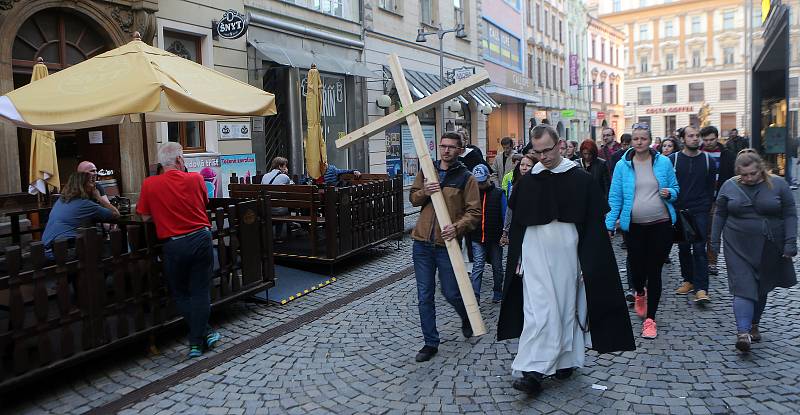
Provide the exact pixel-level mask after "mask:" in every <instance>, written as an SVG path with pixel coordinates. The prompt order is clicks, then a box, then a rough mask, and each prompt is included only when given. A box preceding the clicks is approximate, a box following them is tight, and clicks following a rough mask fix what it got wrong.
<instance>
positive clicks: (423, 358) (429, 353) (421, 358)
mask: <svg viewBox="0 0 800 415" xmlns="http://www.w3.org/2000/svg"><path fill="white" fill-rule="evenodd" d="M438 351H439V349H437V348H435V347H433V346H428V345H425V346H423V347H422V349H419V353H417V357H416V360H417V362H427V361H428V360H431V358H433V356H434V355H435V354H436V352H438Z"/></svg>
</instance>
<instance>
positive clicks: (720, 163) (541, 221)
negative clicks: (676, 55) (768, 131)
mask: <svg viewBox="0 0 800 415" xmlns="http://www.w3.org/2000/svg"><path fill="white" fill-rule="evenodd" d="M530 137H531V139H530V141H529V142H528V143H525V145H519V146H517V147H516V150H515V147H514V146H513V144H514V143H513V141H512V140H511V139H510V138H504V139H503V140H501V142H500V143H501V145H502V147H503V151H502V153H498V154H497V156H496V158H495V160H494V162H493V163H492V164H491V165H490V164H489V163H487V162H486V161H485V160H482V154H481V153H479V152H475V151H469V150H468V152H469V153H470V158H469V159H466V158H464V159H462V158H460V157H458V156H459V155H461V154H462V153H463V152H464V147H465V146H464V141H463V137H460V136H459V135H458V134H453V133H446V134H445V135H443V136H442V138H441V145H440V154H441V155H442V157H441V160H440V161H437V162H436V168H437V170H438V173H439V174H438V175H439V177H437V178H433V179H432V180H427V179H426V178H424V177H422V175H419V176H417V181H416V182H415V183H414V186H412V190H411V192H412V193H411V201H412V203H413V204H414V205H416V206H421V207H422V212H421V214H420V220H419V222H418V223H417V226H416V228H415V230H414V232H413V233H412V237H413V238H414V240H415V243H414V264H415V268H416V270H417V272H416V276H417V288H418V297H419V309H420V322H421V326H422V331H423V334H424V337H425V345H424V347H423V348H422V349H421V350H420V351H419V353H418V354H417V358H416V360H417V361H418V362H424V361H426V360H429V359H431V358H432V357H433V356H434V355H435V354H436V353H437V351H438V345H439V342H440V340H439V336H438V332H437V330H436V316H435V314H436V313H435V309H434V307H433V290H434V287H435V283H434V275H435V273H436V270H437V269H438V271H439V279H440V281H441V287H442V292H443V294H444V295H445V298H446V299H447V301H448V302H449V303H450V304H451V305H452V306H453V307H454V308H455V310H456V312H457V313H458V314H459V316H460V317H461V320H462V324H461V329H462V333H463V335H464V336H465V337H470V336H472V330H471V327H470V324H469V321H468V319H467V318H466V314H465V311H464V305H463V302H462V300H461V298H460V296H459V294H458V290H457V289H456V288H457V283H456V279H455V275H454V273H453V269H452V267H451V266H450V263H449V262H448V261H447V254H446V250H445V248H444V241H445V240H449V239H456V238H461V237H462V236H464V237H466V236H469V237H470V238H469V240H471V248H472V250H473V252H474V258H475V261H474V267H473V269H472V272H471V276H470V277H471V280H472V286H473V289H474V290H475V295H476V297H477V298H479V296H480V287H481V282H482V279H483V274H484V270H483V268H484V267H485V264H486V262H489V263H490V264H491V265H492V271H493V272H492V275H493V279H494V280H493V296H492V300H493V302H499V301H501V302H502V304H501V309H500V320H499V321H498V327H497V338H498V340H505V339H512V338H519V346H518V352H517V356H516V358H515V359H514V362H513V364H512V372H513V374H514V376H515V381H514V382H513V385H512V386H513V387H514V388H516V389H518V390H521V391H525V392H528V393H536V392H538V391H539V390H541V387H542V382H543V380H544V379H545V378H546V377H548V376H554V377H556V378H558V379H567V378H569V377H570V376H571V375H572V374H573V372H574V369H575V368H578V367H582V366H583V364H584V361H585V349H586V348H587V347H588V348H592V349H594V350H596V351H597V352H599V353H606V352H615V351H625V350H632V349H633V348H634V347H635V342H634V340H633V326H632V324H631V320H630V317H629V312H628V309H629V307H630V306H632V307H633V310H634V314H635V315H637V316H638V317H639V318H641V320H642V324H641V337H642V338H644V339H653V338H656V337H657V336H658V329H657V323H656V321H657V311H658V307H659V303H660V300H661V298H662V296H663V295H664V288H663V282H662V268H663V266H664V264H665V263H669V255H670V252H671V250H672V247H673V245H675V244H677V245H678V257H679V259H680V273H681V276H682V278H683V282H682V283H681V285H680V286H679V287H677V289H675V291H674V294H673V295H686V296H689V297H690V299H691V301H692V302H694V303H695V304H697V305H698V306H700V307H701V308H702V306H704V305H705V304H708V303H710V302H711V296H710V295H709V289H710V284H709V275H716V274H717V272H718V270H717V254H718V253H720V252H723V253H724V254H725V263H726V268H727V277H728V286H729V290H730V292H731V294H732V295H733V304H732V307H733V312H734V317H735V318H734V320H735V327H736V340H735V343H734V345H735V347H736V348H737V349H738V350H740V351H741V352H748V351H749V350H750V348H751V344H752V343H753V342H757V341H759V340H760V339H761V332H760V331H759V322H760V320H761V317H762V314H763V313H764V310H765V305H766V303H767V298H768V294H769V292H770V291H771V290H772V289H774V288H776V287H791V286H793V285H794V284H796V276H795V272H794V268H793V265H792V257H794V256H795V255H796V254H797V241H796V239H797V212H796V209H795V202H794V197H793V195H792V192H791V190H792V189H793V188H792V187H790V186H791V183H787V181H786V180H784V179H782V178H778V177H777V176H774V175H772V174H771V173H770V170H769V168H768V167H767V163H766V162H765V161H764V160H763V159H762V158H761V157H760V156H759V155H758V154H757V153H756V151H755V150H753V149H750V148H748V143H747V140H744V139H742V138H740V137H738V135H736V132H733V133H732V135H731V136H730V137H729V139H728V141H727V143H726V144H725V145H723V144H722V143H720V142H719V131H718V129H717V128H715V127H713V126H706V127H703V128H697V127H695V126H687V127H685V128H683V129H681V130H679V131H678V132H677V136H676V137H667V138H665V139H663V140H661V139H659V140H654V137H653V136H652V132H651V131H650V128H649V126H648V125H646V124H634V125H633V126H632V128H631V133H630V134H623V135H622V136H620V141H619V142H618V141H617V140H616V138H617V136H616V132H615V131H614V130H613V129H611V128H603V130H602V141H601V143H600V146H599V147H598V145H597V143H595V141H594V140H592V139H587V140H585V141H583V142H581V143H578V142H576V141H565V140H562V139H561V137H559V135H558V132H557V131H556V130H555V129H553V128H552V127H550V126H549V125H546V124H543V125H539V126H536V127H534V128H532V130H531V132H530ZM518 151H519V152H518ZM478 156H479V157H480V158H481V160H478ZM462 160H463V161H464V163H462ZM465 165H466V166H465ZM787 168H791V166H787ZM470 172H471V174H470ZM437 191H442V192H443V193H444V194H445V198H446V199H447V200H448V210H449V211H450V214H451V218H452V221H453V223H454V225H449V226H446V227H444V228H443V229H441V230H440V229H439V227H438V225H437V222H436V218H435V215H434V214H433V207H432V204H431V203H430V199H429V198H430V195H431V194H433V193H435V192H437ZM618 233H621V234H622V237H623V241H624V242H623V248H625V249H626V258H624V261H620V263H623V262H624V264H625V266H624V268H625V274H626V275H627V281H626V283H625V285H626V286H627V288H628V290H629V291H628V293H627V295H626V293H625V292H624V291H623V284H622V281H621V279H620V275H621V274H622V273H621V272H620V270H619V267H618V265H617V259H616V258H615V255H614V251H613V249H612V245H611V241H612V239H613V238H614V237H615V236H616V235H617V234H618ZM504 247H507V249H508V252H507V255H506V256H505V257H506V261H505V263H503V261H502V260H500V258H503V257H504V254H503V248H504ZM620 260H621V258H620ZM670 292H671V291H670ZM626 298H628V300H629V302H631V303H632V304H631V305H630V306H629V305H628V304H626V301H625V299H626Z"/></svg>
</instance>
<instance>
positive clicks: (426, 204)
mask: <svg viewBox="0 0 800 415" xmlns="http://www.w3.org/2000/svg"><path fill="white" fill-rule="evenodd" d="M434 166H435V167H436V170H437V171H439V161H438V160H437V161H435V162H434ZM423 183H424V182H423V174H422V171H420V172H419V174H417V177H416V179H415V180H414V184H413V185H411V191H410V194H409V200H411V204H412V205H413V206H422V210H421V212H420V214H419V219H417V226H415V227H414V230H413V231H412V232H411V237H412V238H413V239H414V240H415V241H427V242H430V241H431V240H433V241H434V242H435V243H436V245H441V246H444V240H443V239H442V233H441V229H439V224H438V222H437V221H436V213H435V212H434V211H433V203H431V198H430V196H426V195H425V190H424V188H423ZM439 185H440V186H441V188H442V190H441V192H442V195H443V196H444V201H445V203H446V204H447V211H448V212H449V213H450V220H452V221H453V225H454V226H455V227H456V234H457V235H458V237H459V238H460V237H461V236H463V235H464V234H466V233H467V232H469V231H471V230H472V229H474V228H475V226H477V225H478V223H479V222H480V220H481V199H480V192H479V191H478V182H476V181H475V178H474V177H472V174H471V173H470V172H469V171H468V170H467V168H466V167H464V165H463V164H462V163H461V162H455V163H454V164H452V165H451V166H450V168H449V169H447V172H446V173H445V176H444V180H442V181H441V182H440V183H439Z"/></svg>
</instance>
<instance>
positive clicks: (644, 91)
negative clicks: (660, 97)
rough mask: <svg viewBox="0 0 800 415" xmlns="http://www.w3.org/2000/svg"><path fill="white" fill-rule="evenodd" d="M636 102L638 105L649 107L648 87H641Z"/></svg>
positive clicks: (649, 95)
mask: <svg viewBox="0 0 800 415" xmlns="http://www.w3.org/2000/svg"><path fill="white" fill-rule="evenodd" d="M638 98H639V99H638V100H637V101H638V102H639V105H650V104H651V102H652V98H651V92H650V87H649V86H641V87H639V89H638Z"/></svg>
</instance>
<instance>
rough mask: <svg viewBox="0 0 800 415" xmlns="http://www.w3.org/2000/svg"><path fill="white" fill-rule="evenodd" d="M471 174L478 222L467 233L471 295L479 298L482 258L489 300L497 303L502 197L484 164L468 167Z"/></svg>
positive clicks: (500, 274) (500, 279)
mask: <svg viewBox="0 0 800 415" xmlns="http://www.w3.org/2000/svg"><path fill="white" fill-rule="evenodd" d="M472 177H474V178H475V180H476V181H477V182H478V188H479V189H480V197H481V199H480V200H481V221H480V224H479V226H478V227H476V228H475V230H473V231H472V232H471V233H470V239H471V240H472V252H473V255H474V258H475V261H474V262H473V263H472V274H471V275H470V279H471V280H472V288H473V289H474V290H475V298H476V299H478V300H480V295H481V280H482V279H483V270H484V268H485V267H486V260H487V259H488V260H489V263H490V264H491V265H492V279H493V283H494V285H493V287H494V294H493V296H492V302H493V303H499V302H500V300H501V299H502V298H503V248H502V247H501V246H500V236H502V233H503V221H504V220H505V212H506V198H505V196H504V195H503V191H502V190H500V189H498V188H497V187H495V185H494V184H493V183H492V182H491V181H490V180H489V169H487V168H486V166H484V165H480V164H479V165H477V166H475V168H474V169H473V170H472Z"/></svg>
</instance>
